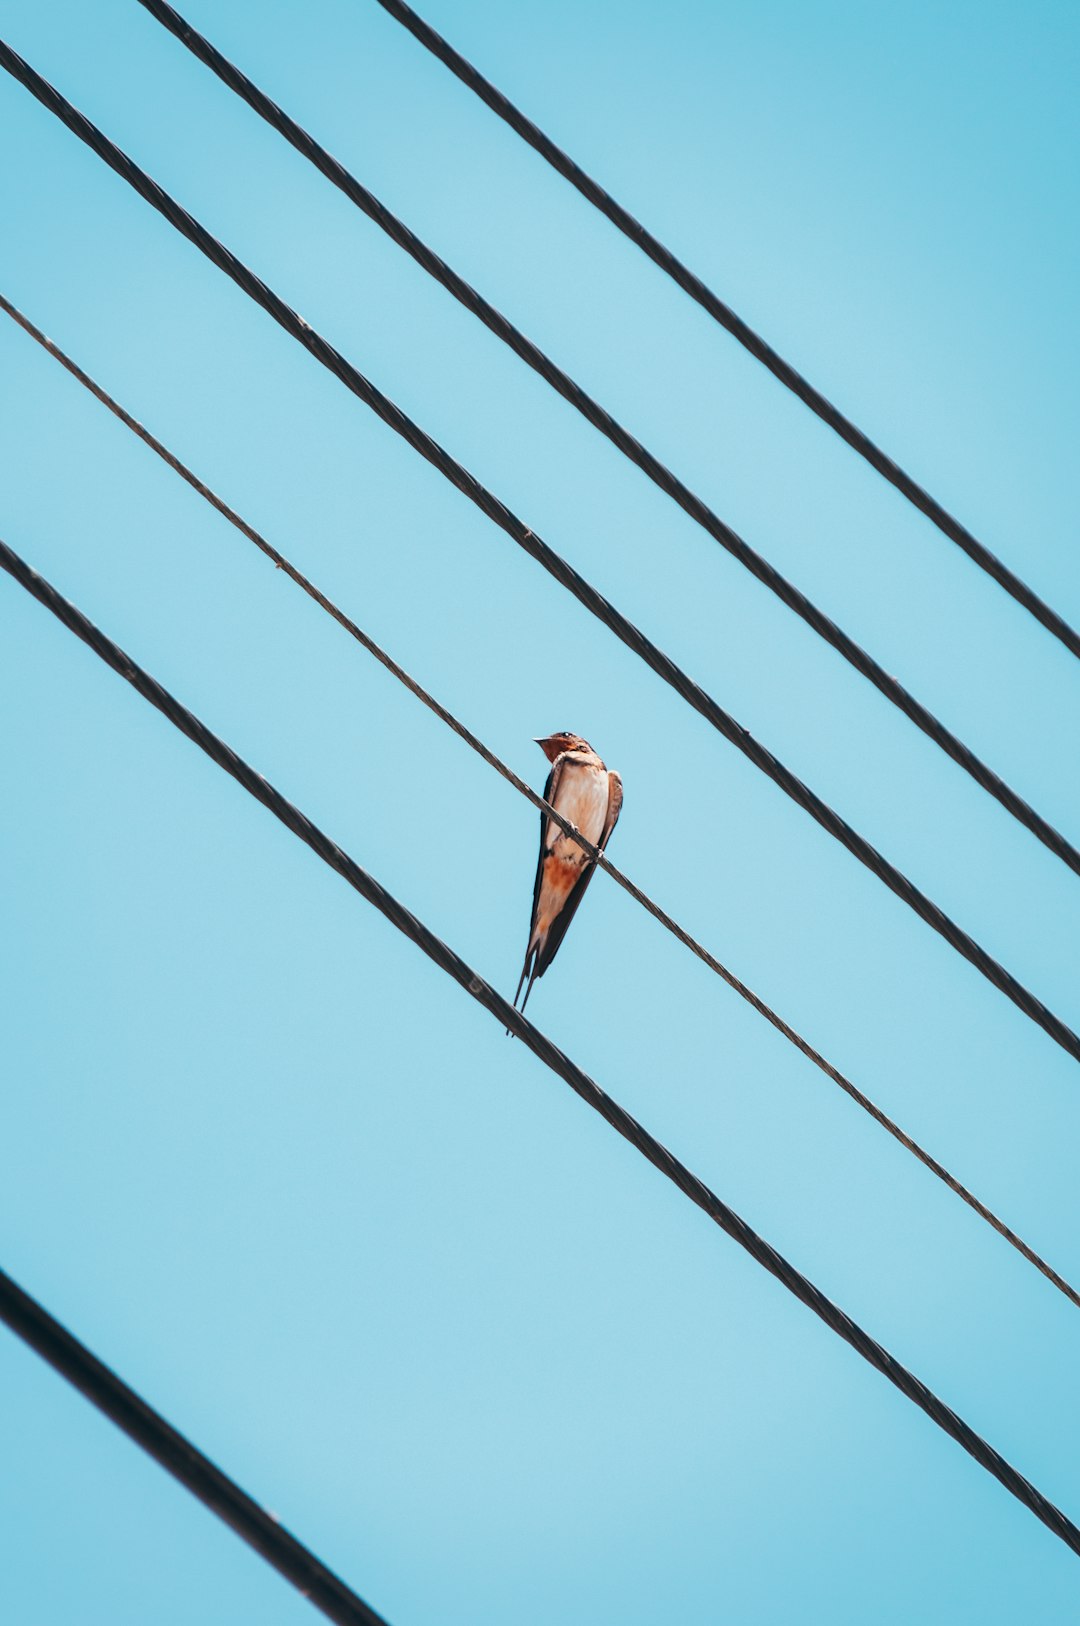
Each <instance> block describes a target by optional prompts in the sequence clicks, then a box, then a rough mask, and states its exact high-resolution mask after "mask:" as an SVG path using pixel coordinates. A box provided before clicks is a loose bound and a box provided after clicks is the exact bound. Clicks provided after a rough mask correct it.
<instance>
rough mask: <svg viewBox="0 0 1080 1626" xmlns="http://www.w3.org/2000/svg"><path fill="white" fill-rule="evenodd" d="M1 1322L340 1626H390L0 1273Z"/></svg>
mask: <svg viewBox="0 0 1080 1626" xmlns="http://www.w3.org/2000/svg"><path fill="white" fill-rule="evenodd" d="M0 1321H3V1322H5V1323H6V1324H7V1326H8V1327H10V1329H11V1331H12V1332H13V1333H16V1334H17V1336H18V1337H19V1338H21V1339H22V1340H23V1342H24V1343H25V1344H28V1345H29V1347H30V1348H31V1349H32V1350H34V1352H35V1353H36V1354H37V1355H40V1356H41V1358H42V1359H43V1360H45V1361H47V1362H48V1363H49V1365H50V1366H51V1367H53V1369H54V1370H55V1371H57V1372H59V1373H60V1375H61V1377H63V1378H66V1379H67V1381H68V1383H70V1384H71V1385H72V1387H73V1388H75V1389H78V1391H79V1393H80V1394H82V1395H84V1396H85V1398H86V1399H87V1400H89V1401H90V1402H91V1404H92V1405H94V1406H96V1407H97V1409H98V1411H100V1412H103V1413H104V1415H105V1416H106V1417H108V1418H109V1420H110V1422H113V1423H115V1424H116V1426H117V1428H119V1429H121V1430H122V1431H123V1432H124V1433H125V1434H126V1435H127V1436H128V1438H129V1439H131V1440H134V1442H135V1444H136V1445H137V1446H139V1447H140V1448H141V1449H142V1450H143V1451H145V1452H146V1454H147V1455H148V1456H150V1457H153V1459H154V1461H155V1462H157V1463H159V1464H160V1466H161V1467H162V1468H164V1469H165V1471H166V1473H169V1474H171V1475H172V1477H173V1478H174V1479H176V1480H178V1481H179V1482H180V1484H181V1485H183V1486H184V1488H185V1490H189V1491H190V1492H191V1494H192V1495H193V1496H194V1497H195V1498H196V1499H197V1500H198V1501H200V1502H201V1503H202V1504H203V1506H204V1507H206V1508H209V1509H210V1512H211V1513H214V1514H216V1515H217V1517H218V1518H219V1519H221V1521H222V1522H223V1523H224V1524H227V1525H228V1526H229V1528H230V1529H231V1530H234V1531H235V1532H236V1534H237V1535H238V1536H239V1537H240V1539H241V1540H242V1541H246V1542H247V1544H248V1546H249V1547H252V1548H254V1550H255V1552H257V1553H258V1555H259V1557H260V1558H262V1559H265V1561H266V1562H267V1563H268V1564H270V1565H271V1566H272V1567H273V1568H274V1569H276V1570H277V1572H278V1574H279V1575H283V1576H284V1577H285V1579H286V1580H287V1581H291V1582H292V1584H293V1586H294V1587H296V1588H297V1589H298V1590H299V1591H300V1592H301V1593H303V1595H304V1597H305V1598H307V1600H308V1602H309V1603H313V1604H314V1605H315V1608H316V1609H319V1610H321V1611H322V1613H323V1614H324V1615H326V1616H327V1618H328V1619H329V1620H333V1621H337V1622H338V1623H339V1626H387V1623H386V1621H385V1619H384V1618H383V1616H382V1615H377V1614H376V1613H375V1611H374V1609H372V1608H371V1607H370V1605H369V1604H366V1603H365V1602H364V1600H363V1599H362V1598H359V1597H357V1595H356V1593H355V1592H353V1590H352V1589H351V1587H348V1586H346V1584H345V1582H344V1581H342V1580H341V1579H340V1578H339V1577H338V1576H336V1575H335V1574H334V1572H333V1571H332V1570H330V1569H328V1568H327V1566H326V1565H325V1564H324V1563H323V1562H322V1560H321V1559H319V1558H316V1556H315V1554H314V1553H313V1552H312V1551H311V1550H310V1549H309V1548H307V1547H305V1546H304V1545H303V1543H302V1542H300V1541H297V1539H296V1537H295V1536H294V1535H291V1534H290V1533H289V1531H288V1530H286V1529H285V1527H284V1525H282V1524H279V1522H278V1520H277V1519H276V1518H275V1517H274V1516H273V1514H271V1513H267V1512H266V1511H265V1510H264V1509H263V1508H261V1507H260V1506H259V1504H258V1503H257V1502H255V1501H253V1500H252V1498H251V1497H250V1496H249V1495H248V1494H247V1492H246V1491H244V1490H241V1488H240V1486H239V1485H238V1484H237V1483H236V1481H235V1480H234V1479H230V1478H229V1476H228V1474H225V1473H223V1472H222V1471H221V1469H220V1468H219V1467H217V1465H216V1464H215V1463H213V1462H211V1461H210V1459H209V1457H206V1456H204V1455H203V1453H202V1452H201V1451H200V1450H199V1449H198V1447H197V1446H194V1445H192V1443H191V1441H190V1440H188V1439H185V1437H184V1435H183V1434H180V1433H179V1432H178V1431H177V1430H176V1429H175V1428H173V1426H172V1424H171V1423H169V1422H167V1421H166V1420H165V1418H164V1417H162V1415H161V1413H160V1412H157V1411H155V1410H154V1408H153V1407H152V1406H149V1405H148V1404H147V1403H146V1401H145V1400H143V1398H142V1397H141V1395H138V1394H136V1393H135V1391H134V1389H131V1388H129V1387H128V1385H127V1384H126V1383H125V1382H124V1381H123V1379H122V1378H119V1377H117V1375H116V1373H115V1372H114V1371H112V1369H111V1368H110V1367H108V1366H106V1365H105V1364H104V1362H103V1361H99V1360H98V1358H97V1356H96V1355H94V1354H92V1353H91V1351H90V1350H89V1349H87V1347H86V1345H85V1344H82V1343H80V1342H79V1340H78V1339H77V1338H76V1337H75V1336H74V1334H72V1333H70V1332H68V1330H67V1328H66V1327H64V1326H61V1324H60V1322H59V1321H57V1320H56V1319H55V1317H53V1316H51V1315H50V1314H49V1312H48V1311H47V1310H46V1309H45V1308H44V1307H43V1306H42V1305H40V1304H39V1303H38V1302H37V1300H36V1299H33V1298H31V1297H30V1295H29V1293H27V1292H25V1291H24V1290H23V1289H22V1288H21V1287H20V1286H19V1285H18V1283H17V1282H14V1281H13V1280H12V1279H11V1277H10V1276H8V1275H7V1274H6V1272H4V1271H3V1270H0Z"/></svg>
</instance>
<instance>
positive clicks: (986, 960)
mask: <svg viewBox="0 0 1080 1626" xmlns="http://www.w3.org/2000/svg"><path fill="white" fill-rule="evenodd" d="M0 67H3V68H5V69H6V71H7V72H8V73H10V74H11V75H12V77H13V78H15V79H17V80H18V81H19V82H20V83H21V84H22V85H24V86H25V87H26V89H27V90H29V91H30V93H31V94H32V95H33V96H35V97H36V98H37V100H38V101H39V102H41V104H42V106H44V107H46V108H47V109H48V110H49V111H50V112H51V113H53V114H54V115H55V116H56V117H57V118H59V119H60V120H61V122H62V123H64V124H65V125H66V126H67V127H68V129H69V130H71V131H72V133H73V134H75V135H77V136H78V137H79V139H80V140H81V141H83V142H84V143H85V144H86V145H87V146H88V147H89V148H90V149H91V151H92V152H94V153H96V154H97V156H98V157H99V158H101V159H102V160H103V161H104V162H105V163H107V164H108V165H109V167H110V168H111V169H113V170H114V171H115V172H116V174H118V175H119V176H120V177H121V178H122V179H123V180H125V181H126V182H127V184H128V185H129V186H131V187H132V188H133V189H134V190H135V191H136V192H138V193H139V195H140V197H142V198H144V199H145V200H146V201H147V202H148V203H149V204H151V205H152V206H153V207H154V208H155V209H156V210H157V211H158V213H159V214H161V215H162V216H163V217H164V218H165V219H166V220H167V221H168V222H169V224H170V225H171V226H173V227H174V228H175V229H176V230H177V231H179V232H180V233H181V234H182V235H183V236H184V237H186V238H187V239H188V241H189V242H191V243H193V244H194V245H195V247H196V248H198V249H199V251H200V252H201V253H202V254H204V255H205V256H206V258H207V259H208V260H210V261H211V263H212V264H214V265H216V266H217V267H218V269H219V270H221V271H224V272H225V274H226V275H227V276H228V277H230V278H231V279H232V281H233V282H235V283H236V285H237V287H239V288H241V289H242V290H243V291H244V293H246V294H247V295H248V297H249V298H251V299H253V300H254V301H255V303H256V304H258V305H261V306H262V308H263V309H264V310H265V311H266V312H267V314H268V315H270V316H272V317H273V319H274V320H275V321H276V322H277V323H278V325H279V326H280V327H282V328H284V330H285V332H286V333H288V334H290V335H291V337H293V338H294V339H296V340H297V341H298V342H299V343H300V344H302V345H303V346H304V347H305V349H307V350H308V351H309V352H310V353H311V354H312V355H313V356H314V357H315V358H316V360H317V361H319V362H321V364H322V365H323V366H324V367H326V368H327V369H328V371H330V372H331V373H333V374H334V376H335V377H336V378H338V379H340V381H341V382H342V383H343V384H344V385H345V386H346V388H347V389H349V390H351V391H352V393H353V394H354V395H355V396H356V397H357V398H358V399H359V400H361V401H363V402H364V404H365V405H366V406H368V407H370V408H371V410H372V411H373V412H375V413H376V415H377V416H378V417H379V418H381V419H382V421H383V422H384V423H385V424H387V425H388V426H389V427H390V428H391V429H393V430H394V432H395V433H396V434H398V435H400V436H401V437H402V438H403V439H404V440H405V441H407V442H408V444H409V445H410V446H411V447H412V448H413V450H414V451H417V452H419V454H420V455H421V456H422V457H423V458H424V459H425V460H426V461H427V462H429V463H430V464H432V466H433V467H434V468H437V469H438V470H439V472H440V473H441V474H442V475H443V476H444V477H445V478H446V479H447V480H449V481H450V483H451V484H452V485H454V486H456V487H457V489H458V490H459V491H460V492H462V494H463V495H464V496H466V497H468V498H469V500H470V502H473V503H475V504H476V506H477V507H478V508H479V509H480V511H481V512H482V513H484V514H486V515H487V517H488V518H489V519H490V520H492V522H493V523H494V524H496V525H498V526H499V528H500V529H501V530H503V531H505V533H506V534H507V536H509V537H511V538H512V539H513V541H514V542H516V543H517V545H518V546H519V547H520V548H522V549H523V550H524V552H526V553H527V554H529V556H530V557H531V558H532V559H535V560H536V562H537V563H538V564H540V565H542V566H543V568H544V569H545V570H546V571H547V572H548V574H549V575H550V576H552V577H553V578H554V580H555V581H557V582H558V583H559V585H560V586H561V587H564V588H566V589H567V591H569V592H570V593H572V594H573V596H574V597H575V598H576V599H577V600H578V602H579V603H581V604H583V605H584V606H585V608H586V609H587V610H589V612H590V613H591V614H592V615H594V616H595V617H596V618H597V619H598V620H599V621H601V622H603V624H604V625H605V626H606V627H608V629H609V630H610V631H611V632H613V633H614V634H615V636H616V637H617V638H619V639H620V640H621V641H622V642H623V643H624V644H625V645H626V646H627V648H628V649H630V650H632V651H633V653H634V654H635V655H637V656H639V658H640V659H642V660H643V661H645V663H646V664H647V665H648V666H650V667H651V668H652V670H653V671H654V672H655V673H656V674H657V675H658V676H659V677H661V678H662V679H663V680H664V682H665V683H667V684H669V685H670V687H671V688H672V689H674V690H675V692H676V694H678V695H680V696H681V697H682V699H683V700H685V701H686V702H687V704H688V705H690V706H692V707H693V709H694V710H695V711H697V712H698V713H699V715H700V716H702V717H704V718H705V720H706V721H707V722H708V723H709V724H711V726H712V727H713V728H715V729H716V731H717V732H718V733H719V734H722V735H723V737H724V738H725V739H726V740H728V741H729V742H730V743H731V744H732V745H734V746H736V747H737V748H738V750H740V751H741V752H742V753H743V755H744V756H745V757H747V758H748V760H749V761H750V762H752V763H753V764H754V766H755V767H756V768H758V769H760V771H761V772H762V773H764V774H766V775H767V777H768V778H770V779H771V780H772V781H773V783H774V784H776V785H779V787H780V789H781V790H782V791H784V793H785V795H787V796H789V797H790V798H791V800H792V801H793V802H795V803H796V805H797V806H799V807H801V808H802V809H803V810H804V812H806V813H809V815H810V817H811V818H813V819H814V820H815V821H816V822H817V823H818V824H819V825H821V827H822V829H824V830H826V831H828V833H829V835H831V836H832V837H833V838H834V839H835V840H836V841H839V842H840V844H841V845H842V846H844V847H846V848H847V850H848V852H850V853H852V854H853V856H854V857H856V858H857V859H858V860H859V862H860V863H862V864H864V865H865V866H866V868H867V869H869V870H870V871H871V873H872V874H874V875H876V876H877V878H878V879H879V880H880V881H882V882H883V883H884V885H885V886H887V887H888V888H889V890H890V891H891V892H894V893H895V894H896V896H897V897H898V898H900V899H901V900H902V901H903V902H904V903H906V904H907V906H908V908H909V909H912V910H913V911H914V912H915V914H917V915H918V916H919V917H920V919H922V920H924V921H925V922H926V923H927V925H929V926H931V927H932V928H933V930H934V931H936V932H937V933H938V934H939V935H940V936H941V937H943V938H944V939H945V941H946V942H947V943H949V944H950V946H951V947H952V948H954V949H955V950H956V952H957V953H958V954H961V955H962V956H963V957H964V959H966V960H968V961H969V962H970V963H971V964H972V965H974V966H975V967H976V969H977V970H979V971H980V972H981V973H982V975H983V976H984V977H986V979H987V980H988V981H989V982H991V983H992V984H993V985H994V987H995V988H997V989H999V991H1000V992H1001V993H1003V994H1004V995H1005V996H1006V998H1007V999H1010V1000H1011V1001H1012V1003H1013V1004H1014V1005H1015V1006H1016V1007H1017V1009H1018V1010H1021V1011H1023V1013H1024V1015H1025V1016H1027V1017H1028V1018H1029V1019H1030V1020H1031V1021H1032V1022H1034V1023H1036V1025H1037V1026H1038V1027H1041V1028H1042V1029H1043V1031H1044V1032H1045V1033H1047V1034H1049V1036H1050V1037H1051V1038H1052V1039H1053V1040H1054V1042H1055V1043H1056V1044H1058V1045H1060V1046H1061V1048H1062V1049H1063V1050H1065V1051H1067V1052H1068V1054H1069V1055H1070V1056H1072V1057H1073V1059H1074V1060H1076V1061H1080V1036H1078V1035H1077V1034H1076V1033H1075V1032H1074V1031H1073V1029H1072V1028H1071V1027H1070V1026H1069V1025H1068V1024H1067V1023H1066V1022H1064V1021H1063V1020H1062V1019H1061V1017H1059V1016H1057V1015H1056V1014H1055V1013H1054V1012H1053V1011H1051V1010H1050V1009H1049V1008H1048V1006H1046V1005H1045V1004H1044V1003H1043V1002H1042V1000H1040V999H1039V998H1037V996H1036V995H1035V994H1033V993H1032V992H1031V990H1030V989H1028V988H1026V987H1025V986H1024V985H1023V983H1021V982H1020V981H1019V979H1018V978H1016V977H1014V976H1013V974H1012V972H1010V971H1007V970H1006V969H1005V967H1004V966H1003V965H1001V964H1000V962H999V961H997V960H996V959H994V957H993V955H991V954H989V953H988V952H987V950H986V949H984V948H983V947H982V946H981V945H980V944H979V943H977V942H976V941H975V939H974V938H973V937H972V936H971V935H970V934H969V933H968V932H966V931H964V930H963V928H962V927H960V926H958V925H957V923H956V922H955V921H954V920H952V919H951V918H950V917H949V916H948V915H947V914H946V913H945V911H944V910H943V909H941V908H940V907H939V906H938V905H937V904H936V903H934V902H933V900H932V899H931V898H929V897H928V896H927V895H926V894H925V893H924V892H922V891H920V889H919V888H918V887H917V886H916V885H915V884H914V882H913V881H911V880H909V879H908V877H907V876H906V875H905V874H904V873H903V872H902V871H901V870H899V869H898V868H897V867H896V865H895V864H892V863H890V861H889V860H888V859H887V858H885V857H884V856H883V855H882V854H881V853H879V852H878V850H877V849H876V847H874V846H873V845H872V844H871V843H870V842H869V841H867V839H866V838H865V836H861V835H860V834H859V832H858V831H857V830H855V829H854V828H853V827H852V826H851V825H850V824H848V823H847V822H846V820H845V819H843V818H841V816H840V814H839V813H837V812H836V811H835V809H834V808H832V807H830V806H829V804H828V803H827V802H826V801H824V800H823V798H822V797H820V796H818V795H817V793H816V792H815V791H813V790H811V789H810V787H809V786H808V785H806V784H804V783H803V781H802V780H801V779H799V777H798V776H797V775H796V774H794V773H792V771H791V769H790V768H787V767H785V766H784V764H783V763H782V762H781V761H780V759H779V758H778V757H776V756H774V755H773V753H772V752H771V751H770V750H769V749H768V748H767V747H766V746H764V745H762V744H761V743H760V741H758V740H756V739H755V738H754V736H753V735H752V734H751V733H750V731H749V730H748V729H746V728H743V726H742V724H741V723H739V722H737V721H736V720H735V718H734V717H732V716H731V714H730V712H727V711H725V710H724V708H723V707H722V706H721V705H720V704H719V703H718V702H717V701H716V700H714V699H713V697H712V696H711V695H710V694H708V693H707V692H706V691H705V690H704V689H703V688H702V687H701V685H700V684H699V683H696V682H695V681H694V679H693V678H691V677H689V676H688V674H687V673H686V672H684V671H683V670H682V668H681V667H680V666H678V665H677V664H676V662H675V661H673V660H672V659H671V657H670V656H669V655H667V654H665V652H664V651H663V650H662V649H661V648H660V647H659V646H658V645H657V644H655V643H653V641H652V640H651V639H650V638H648V637H647V636H646V635H645V634H644V633H643V632H642V631H641V629H640V628H639V627H637V626H635V625H634V623H633V622H632V621H630V620H629V618H628V617H627V616H625V615H623V614H622V612H621V611H620V610H618V609H616V607H615V606H614V605H613V604H612V603H611V602H610V601H609V600H608V599H607V598H605V597H604V595H603V594H602V593H601V592H599V591H598V589H597V588H595V587H594V586H593V585H592V583H591V582H589V581H588V580H587V579H586V578H585V577H584V576H582V575H581V574H580V573H579V572H578V571H577V570H575V569H574V567H573V565H571V564H570V563H569V562H568V561H567V560H566V559H564V558H562V556H561V555H560V554H558V553H556V551H555V549H554V548H552V547H549V545H548V544H547V543H546V542H545V541H544V540H543V539H542V538H541V537H539V536H537V534H536V533H535V531H532V530H530V528H529V527H528V526H527V525H525V524H524V523H523V521H522V520H520V519H519V518H518V517H517V515H516V514H514V513H513V512H512V511H511V510H510V509H509V508H508V507H507V506H506V504H505V503H503V502H501V501H500V500H499V498H498V497H496V496H495V495H494V493H493V492H491V491H489V490H488V489H487V487H486V486H484V485H482V484H481V482H480V481H479V480H478V479H477V478H476V476H475V475H473V474H471V473H470V472H469V470H468V469H466V468H465V466H464V465H463V464H462V463H459V462H458V461H457V459H456V458H454V457H452V456H451V455H450V453H449V452H447V451H446V450H445V448H444V447H442V446H440V445H439V443H438V441H436V440H435V439H433V437H432V436H431V435H429V434H427V432H426V431H425V430H423V429H421V427H420V426H419V424H417V423H414V422H413V420H412V419H411V418H410V417H409V416H408V414H407V413H405V412H403V411H402V410H401V408H400V407H399V406H398V405H397V404H396V403H395V402H394V401H392V400H391V399H390V397H389V396H387V395H385V394H384V393H383V392H382V390H380V389H379V388H378V387H377V386H376V385H375V384H373V383H372V382H371V381H370V379H368V378H365V376H364V375H363V373H361V372H360V371H359V370H358V369H357V368H356V367H354V366H353V365H352V363H351V362H350V361H348V360H347V359H346V358H345V357H344V356H343V355H342V354H341V352H340V351H339V350H336V349H335V348H334V346H333V345H332V344H330V343H329V341H328V340H326V339H324V338H323V336H322V335H321V334H320V333H317V332H316V331H315V329H314V328H313V327H312V326H311V324H310V322H307V321H305V320H304V318H303V317H302V316H300V315H299V314H298V313H297V312H296V311H294V310H293V309H292V307H291V306H290V305H288V304H286V302H285V301H284V300H283V299H282V298H281V297H280V296H279V295H278V294H276V293H275V292H274V291H273V289H272V288H269V287H268V286H267V285H266V283H264V282H263V281H262V279H261V278H260V277H258V276H257V275H256V274H255V272H254V271H252V270H251V269H250V268H249V267H248V266H246V265H244V263H243V262H242V261H241V260H239V259H237V257H236V256H235V255H234V254H233V253H232V252H231V250H229V249H227V248H226V247H225V245H224V244H223V243H221V242H219V241H218V239H217V238H216V237H214V236H213V234H212V233H211V232H209V231H207V229H206V227H205V226H203V225H201V224H200V223H199V221H197V220H196V219H195V218H194V216H192V215H191V214H189V213H188V211H187V210H186V209H184V208H183V207H182V206H181V205H180V204H179V203H177V202H176V200H175V199H174V198H172V197H170V195H169V194H168V193H167V192H166V191H165V190H164V188H163V187H161V186H159V185H158V183H157V182H156V181H155V180H153V179H152V178H151V177H150V176H149V175H148V174H147V173H146V171H145V170H143V169H141V168H140V167H139V165H138V164H136V163H135V162H134V160H133V159H131V158H129V157H128V155H127V154H126V153H125V152H123V151H122V150H121V148H119V147H118V146H117V145H116V143H115V142H113V141H110V140H109V138H108V136H106V135H105V134H104V133H103V132H102V131H101V130H99V129H98V127H97V126H96V125H95V124H93V123H92V122H91V121H90V120H89V119H88V118H87V117H86V116H85V114H83V113H80V112H79V110H78V108H76V107H74V106H73V105H72V104H71V102H69V101H68V100H67V98H66V97H64V96H62V95H61V94H60V92H59V91H58V90H56V89H55V88H54V86H52V85H50V84H49V82H48V81H47V80H46V79H44V78H42V76H41V75H40V74H39V73H38V72H37V71H36V70H35V69H34V68H32V67H31V66H30V65H29V63H27V62H25V61H24V60H23V58H22V57H21V56H19V55H18V53H17V52H16V51H13V50H12V49H11V47H10V46H9V45H7V44H5V43H4V42H3V41H2V40H0Z"/></svg>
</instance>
